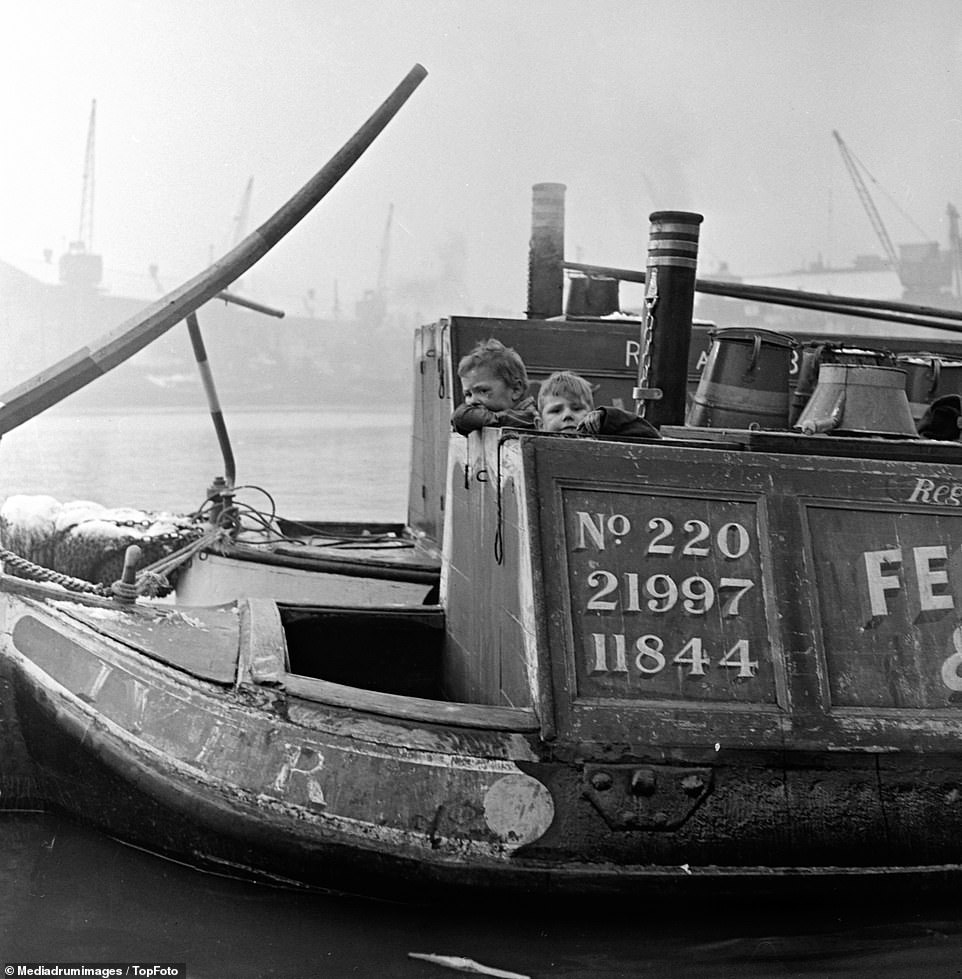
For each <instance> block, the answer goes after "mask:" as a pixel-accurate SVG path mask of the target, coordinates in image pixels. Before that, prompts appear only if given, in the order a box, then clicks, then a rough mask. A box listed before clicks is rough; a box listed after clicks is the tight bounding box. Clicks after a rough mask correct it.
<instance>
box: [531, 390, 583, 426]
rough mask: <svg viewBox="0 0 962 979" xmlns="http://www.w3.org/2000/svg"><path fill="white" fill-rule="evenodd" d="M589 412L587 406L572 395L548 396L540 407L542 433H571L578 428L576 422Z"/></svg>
mask: <svg viewBox="0 0 962 979" xmlns="http://www.w3.org/2000/svg"><path fill="white" fill-rule="evenodd" d="M590 410H591V408H590V406H589V405H586V404H585V403H584V401H582V400H581V398H578V397H575V396H574V395H566V394H554V395H549V396H548V397H547V398H545V399H544V403H543V404H542V406H541V430H542V431H543V432H573V431H574V430H575V429H576V428H577V427H578V422H580V421H581V419H582V418H584V417H585V415H587V414H588V412H589V411H590Z"/></svg>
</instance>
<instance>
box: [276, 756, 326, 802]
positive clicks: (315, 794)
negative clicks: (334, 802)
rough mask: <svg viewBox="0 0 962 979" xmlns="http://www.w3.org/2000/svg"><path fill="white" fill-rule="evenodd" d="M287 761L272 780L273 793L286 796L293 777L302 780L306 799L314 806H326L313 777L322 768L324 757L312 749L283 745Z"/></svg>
mask: <svg viewBox="0 0 962 979" xmlns="http://www.w3.org/2000/svg"><path fill="white" fill-rule="evenodd" d="M284 747H285V749H286V753H287V761H285V762H284V764H283V765H281V767H280V770H279V771H278V773H277V776H276V778H275V779H274V791H275V792H280V793H284V794H286V793H287V792H288V790H289V788H290V784H291V781H292V779H293V777H294V776H295V775H297V776H299V777H301V778H303V779H304V782H305V785H306V787H307V797H308V799H309V800H310V801H311V802H312V803H313V804H314V805H315V806H326V805H327V802H326V801H325V799H324V790H323V789H322V788H321V783H320V782H319V781H318V780H317V778H316V777H315V776H316V775H317V773H318V772H319V771H320V770H321V769H322V768H323V767H324V756H323V755H322V754H321V753H320V752H319V751H317V750H316V749H314V748H309V747H307V746H305V745H299V744H285V745H284Z"/></svg>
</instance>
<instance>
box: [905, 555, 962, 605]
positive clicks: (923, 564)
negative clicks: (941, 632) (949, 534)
mask: <svg viewBox="0 0 962 979" xmlns="http://www.w3.org/2000/svg"><path fill="white" fill-rule="evenodd" d="M914 550H915V576H916V578H917V580H918V585H919V605H920V607H921V608H920V611H922V612H931V611H933V610H935V609H942V608H952V606H953V605H954V604H955V603H954V602H953V601H952V596H951V595H948V594H946V593H944V592H943V593H942V594H941V595H937V594H936V593H935V591H934V590H933V589H934V588H936V587H937V586H939V585H942V586H945V585H948V583H949V575H948V572H947V571H946V570H945V568H944V567H943V568H940V569H938V570H936V569H934V568H933V567H932V563H933V562H934V561H942V562H945V561H947V560H948V552H947V550H946V547H945V545H944V544H939V545H938V546H936V547H916V548H915V549H914Z"/></svg>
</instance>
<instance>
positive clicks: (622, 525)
mask: <svg viewBox="0 0 962 979" xmlns="http://www.w3.org/2000/svg"><path fill="white" fill-rule="evenodd" d="M575 516H576V517H577V518H578V528H577V534H576V538H577V543H576V544H575V546H574V548H573V550H575V551H584V550H587V547H588V544H587V541H586V539H585V535H586V534H587V536H588V537H589V538H590V539H591V543H592V544H594V546H595V547H596V548H597V549H598V550H599V551H603V550H604V549H605V531H606V530H607V532H608V533H609V534H611V536H612V537H614V538H615V543H616V544H620V543H621V538H622V537H627V536H628V534H629V533H631V521H630V520H629V519H628V518H627V517H626V516H625V515H624V514H623V513H614V514H612V515H611V516H610V517H608V519H607V520H606V519H605V515H604V514H603V513H585V511H584V510H577V511H575Z"/></svg>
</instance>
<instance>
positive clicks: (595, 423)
mask: <svg viewBox="0 0 962 979" xmlns="http://www.w3.org/2000/svg"><path fill="white" fill-rule="evenodd" d="M594 403H595V401H594V394H593V393H592V391H591V385H590V384H589V383H588V382H587V381H586V380H585V379H584V378H583V377H581V376H580V375H579V374H575V373H573V372H572V371H556V372H555V373H554V374H552V375H551V376H550V377H549V378H548V379H547V380H546V381H545V382H544V383H543V384H542V385H541V390H540V391H539V392H538V418H539V424H538V427H539V428H540V429H541V431H543V432H568V433H569V434H571V435H613V436H621V437H629V438H638V437H641V438H661V436H660V435H659V434H658V429H656V428H655V427H654V425H652V424H651V423H650V422H647V421H645V419H644V418H642V417H641V416H640V415H636V414H634V413H633V412H630V411H625V410H624V408H615V407H614V406H611V405H606V406H604V407H602V408H595V406H594Z"/></svg>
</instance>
